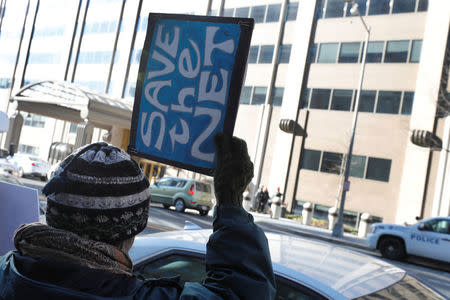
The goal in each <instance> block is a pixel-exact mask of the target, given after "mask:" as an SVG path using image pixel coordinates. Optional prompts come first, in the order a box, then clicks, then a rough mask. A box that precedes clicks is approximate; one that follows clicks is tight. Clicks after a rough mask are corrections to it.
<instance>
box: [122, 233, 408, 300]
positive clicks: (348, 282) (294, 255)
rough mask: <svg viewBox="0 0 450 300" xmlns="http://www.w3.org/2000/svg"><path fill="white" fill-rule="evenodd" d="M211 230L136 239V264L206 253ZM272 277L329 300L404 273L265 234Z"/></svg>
mask: <svg viewBox="0 0 450 300" xmlns="http://www.w3.org/2000/svg"><path fill="white" fill-rule="evenodd" d="M211 233H212V231H211V230H185V231H183V230H181V231H172V232H162V233H156V234H150V235H144V236H138V237H136V241H135V244H134V245H133V248H132V249H131V251H130V256H131V258H132V260H133V262H134V263H135V264H137V263H139V262H142V261H143V260H145V259H146V258H147V257H149V256H154V255H158V254H162V253H164V252H167V251H169V250H180V251H190V252H197V253H203V254H204V253H205V252H206V246H205V245H206V242H207V241H208V238H209V235H210V234H211ZM266 236H267V239H268V241H269V247H270V252H271V258H272V264H273V269H274V272H275V273H276V274H278V275H281V276H283V277H284V278H287V279H290V280H293V281H296V282H301V283H302V284H303V285H305V286H308V287H310V288H312V289H315V290H316V291H317V292H320V293H322V294H324V295H325V296H328V297H330V298H336V297H338V298H340V297H345V298H357V297H360V296H363V295H367V294H370V293H373V292H376V291H378V290H381V289H383V288H386V287H388V286H390V285H392V284H394V283H396V282H398V281H399V280H401V279H402V278H403V277H404V275H405V271H404V270H402V269H400V268H397V267H395V266H393V265H391V264H388V263H386V262H384V261H382V260H379V259H376V258H373V257H371V256H368V255H365V254H362V253H359V252H355V251H351V250H348V249H345V248H343V247H341V246H337V245H334V244H331V243H326V242H321V241H314V240H310V239H306V238H302V237H296V236H290V235H283V234H277V233H266Z"/></svg>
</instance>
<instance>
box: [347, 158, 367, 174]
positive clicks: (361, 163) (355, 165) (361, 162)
mask: <svg viewBox="0 0 450 300" xmlns="http://www.w3.org/2000/svg"><path fill="white" fill-rule="evenodd" d="M365 168H366V157H365V156H360V155H352V161H351V162H350V176H352V177H358V178H364V171H365Z"/></svg>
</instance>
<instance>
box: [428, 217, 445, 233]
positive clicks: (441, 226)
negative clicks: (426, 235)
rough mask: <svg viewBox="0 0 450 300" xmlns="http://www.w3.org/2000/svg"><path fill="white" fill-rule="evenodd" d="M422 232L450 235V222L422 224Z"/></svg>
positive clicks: (435, 221) (431, 221)
mask: <svg viewBox="0 0 450 300" xmlns="http://www.w3.org/2000/svg"><path fill="white" fill-rule="evenodd" d="M423 230H426V231H433V232H437V233H444V234H450V222H448V221H447V220H439V219H434V220H430V221H427V222H423Z"/></svg>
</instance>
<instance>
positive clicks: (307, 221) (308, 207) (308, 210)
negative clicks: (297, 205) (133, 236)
mask: <svg viewBox="0 0 450 300" xmlns="http://www.w3.org/2000/svg"><path fill="white" fill-rule="evenodd" d="M311 220H312V204H311V203H310V202H306V203H304V204H303V210H302V224H303V225H311Z"/></svg>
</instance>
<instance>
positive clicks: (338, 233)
mask: <svg viewBox="0 0 450 300" xmlns="http://www.w3.org/2000/svg"><path fill="white" fill-rule="evenodd" d="M358 16H359V18H360V19H361V21H362V23H363V25H364V28H365V30H366V41H365V43H364V49H363V58H362V62H361V73H360V75H359V85H358V90H357V92H356V101H355V106H354V111H353V122H352V128H351V137H350V143H349V146H348V152H347V157H346V159H345V165H344V182H343V185H344V186H343V187H342V194H341V203H340V205H339V212H338V221H337V223H336V224H335V225H334V226H333V231H332V236H334V237H342V236H343V234H344V230H343V229H344V220H343V219H344V218H343V216H344V206H345V197H346V195H347V190H348V187H347V186H346V184H347V182H348V177H349V175H350V164H351V161H352V155H353V144H354V141H355V131H356V123H357V121H358V109H359V99H360V97H361V88H362V84H363V81H364V70H365V68H366V55H367V47H368V44H369V38H370V27H369V26H367V24H366V23H365V22H364V19H363V18H362V17H361V14H360V13H359V11H358Z"/></svg>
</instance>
